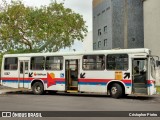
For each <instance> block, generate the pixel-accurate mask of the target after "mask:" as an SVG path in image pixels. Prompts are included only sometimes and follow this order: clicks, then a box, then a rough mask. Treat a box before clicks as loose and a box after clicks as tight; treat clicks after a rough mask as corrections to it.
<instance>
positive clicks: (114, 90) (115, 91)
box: [110, 83, 123, 98]
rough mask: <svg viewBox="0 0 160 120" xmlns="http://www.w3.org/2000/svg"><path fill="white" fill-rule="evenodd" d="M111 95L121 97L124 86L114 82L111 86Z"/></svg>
mask: <svg viewBox="0 0 160 120" xmlns="http://www.w3.org/2000/svg"><path fill="white" fill-rule="evenodd" d="M110 95H111V96H112V97H113V98H120V97H122V95H123V92H122V87H121V85H120V84H117V83H114V84H113V85H112V86H111V88H110Z"/></svg>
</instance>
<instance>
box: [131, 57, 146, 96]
mask: <svg viewBox="0 0 160 120" xmlns="http://www.w3.org/2000/svg"><path fill="white" fill-rule="evenodd" d="M132 68H133V69H132V85H133V86H132V87H133V88H132V90H133V93H134V94H142V95H147V94H148V92H147V91H148V90H147V80H148V75H147V74H148V60H147V58H134V59H132Z"/></svg>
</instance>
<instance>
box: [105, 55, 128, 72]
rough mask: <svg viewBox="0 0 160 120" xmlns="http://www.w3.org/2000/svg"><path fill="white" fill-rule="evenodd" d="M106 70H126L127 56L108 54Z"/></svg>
mask: <svg viewBox="0 0 160 120" xmlns="http://www.w3.org/2000/svg"><path fill="white" fill-rule="evenodd" d="M106 63H107V64H106V65H107V66H106V67H107V70H127V69H128V55H127V54H108V55H107V58H106Z"/></svg>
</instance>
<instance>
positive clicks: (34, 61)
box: [31, 57, 45, 70]
mask: <svg viewBox="0 0 160 120" xmlns="http://www.w3.org/2000/svg"><path fill="white" fill-rule="evenodd" d="M44 64H45V58H44V57H31V70H44Z"/></svg>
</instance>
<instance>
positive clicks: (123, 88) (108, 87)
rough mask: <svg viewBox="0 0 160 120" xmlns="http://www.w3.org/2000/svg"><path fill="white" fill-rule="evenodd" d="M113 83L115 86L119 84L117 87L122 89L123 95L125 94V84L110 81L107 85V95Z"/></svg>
mask: <svg viewBox="0 0 160 120" xmlns="http://www.w3.org/2000/svg"><path fill="white" fill-rule="evenodd" d="M114 83H117V84H119V85H120V86H121V87H122V90H123V94H125V93H126V88H125V84H124V83H123V82H122V81H117V80H112V81H110V82H109V83H108V84H107V93H109V91H110V89H111V87H112V85H113V84H114Z"/></svg>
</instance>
